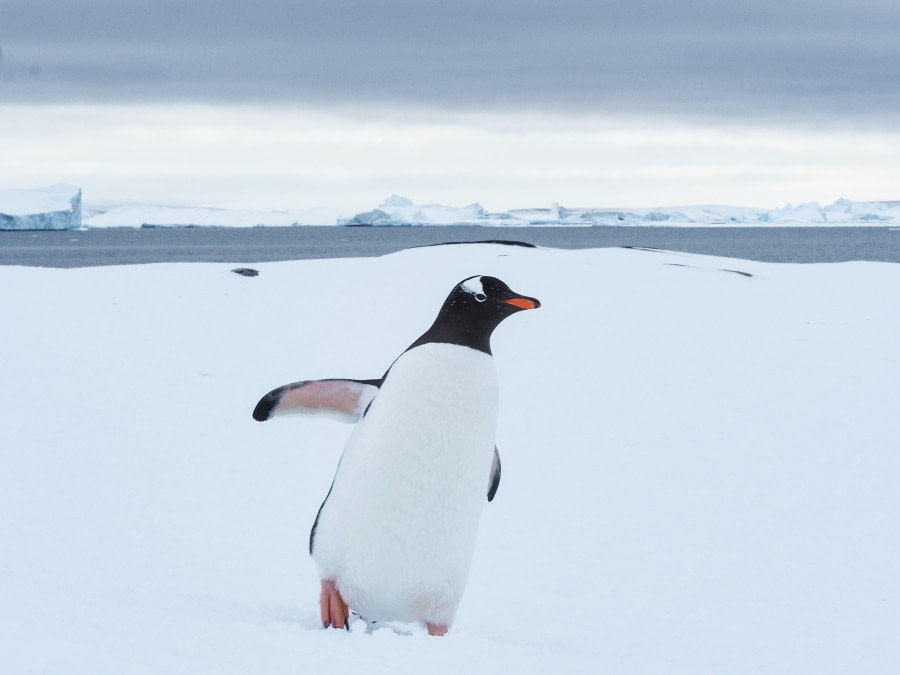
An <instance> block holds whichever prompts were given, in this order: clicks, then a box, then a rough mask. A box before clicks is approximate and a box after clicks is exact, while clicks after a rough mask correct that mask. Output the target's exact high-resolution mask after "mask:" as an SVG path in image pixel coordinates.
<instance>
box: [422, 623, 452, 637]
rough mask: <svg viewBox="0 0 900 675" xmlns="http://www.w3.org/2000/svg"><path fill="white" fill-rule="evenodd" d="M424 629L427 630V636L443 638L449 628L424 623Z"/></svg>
mask: <svg viewBox="0 0 900 675" xmlns="http://www.w3.org/2000/svg"><path fill="white" fill-rule="evenodd" d="M425 627H426V628H427V629H428V634H429V635H437V636H438V637H444V636H445V635H446V634H447V631H448V630H449V629H450V627H449V626H438V625H435V624H433V623H428V622H426V623H425Z"/></svg>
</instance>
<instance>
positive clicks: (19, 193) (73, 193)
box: [0, 183, 81, 230]
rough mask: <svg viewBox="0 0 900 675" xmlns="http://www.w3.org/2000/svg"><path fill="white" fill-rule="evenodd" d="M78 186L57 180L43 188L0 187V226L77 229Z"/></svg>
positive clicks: (35, 228)
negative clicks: (57, 182) (14, 188)
mask: <svg viewBox="0 0 900 675" xmlns="http://www.w3.org/2000/svg"><path fill="white" fill-rule="evenodd" d="M79 227H81V190H80V189H79V188H78V187H76V186H74V185H67V184H65V183H59V184H57V185H51V186H50V187H46V188H32V189H18V190H13V189H6V190H0V230H77V229H78V228H79Z"/></svg>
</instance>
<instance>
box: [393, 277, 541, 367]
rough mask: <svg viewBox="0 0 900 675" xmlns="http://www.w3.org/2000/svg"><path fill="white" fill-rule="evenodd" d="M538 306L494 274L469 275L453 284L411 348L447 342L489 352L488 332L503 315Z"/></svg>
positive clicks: (492, 329)
mask: <svg viewBox="0 0 900 675" xmlns="http://www.w3.org/2000/svg"><path fill="white" fill-rule="evenodd" d="M540 306H541V303H540V301H539V300H538V299H537V298H530V297H528V296H526V295H521V294H519V293H516V292H514V291H513V290H512V289H510V287H509V286H507V285H506V284H505V283H503V282H502V281H500V279H498V278H497V277H489V276H483V275H476V276H473V277H469V278H467V279H463V280H462V281H460V282H459V283H458V284H456V286H454V287H453V290H452V291H450V295H448V296H447V299H446V300H444V304H443V306H442V307H441V311H440V312H439V313H438V316H437V318H436V319H435V321H434V324H433V325H432V326H431V328H429V329H428V330H427V331H426V332H425V333H424V334H423V335H422V336H421V337H420V338H419V339H418V340H416V341H415V342H414V343H413V344H412V346H411V347H410V348H412V347H415V346H417V345H421V344H425V343H428V342H449V343H453V344H459V345H463V346H466V347H471V348H473V349H477V350H479V351H483V352H486V353H488V354H490V353H491V347H490V340H491V333H493V332H494V329H495V328H496V327H497V325H498V324H499V323H500V322H501V321H503V319H505V318H506V317H508V316H510V315H512V314H515V313H517V312H521V311H522V310H525V309H537V308H538V307H540Z"/></svg>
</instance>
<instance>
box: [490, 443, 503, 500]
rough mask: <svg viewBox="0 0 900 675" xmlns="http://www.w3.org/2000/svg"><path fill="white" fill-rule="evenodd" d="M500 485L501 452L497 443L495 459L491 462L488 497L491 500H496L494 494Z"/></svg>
mask: <svg viewBox="0 0 900 675" xmlns="http://www.w3.org/2000/svg"><path fill="white" fill-rule="evenodd" d="M498 487H500V452H499V451H498V450H497V446H496V445H495V446H494V461H493V462H491V479H490V480H489V481H488V493H487V498H488V501H489V502H492V501H494V495H495V494H497V488H498Z"/></svg>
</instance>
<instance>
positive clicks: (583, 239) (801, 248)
mask: <svg viewBox="0 0 900 675" xmlns="http://www.w3.org/2000/svg"><path fill="white" fill-rule="evenodd" d="M486 240H504V241H509V240H512V241H520V242H526V243H530V244H534V245H537V246H547V247H553V248H563V249H580V248H606V247H611V246H640V247H648V248H658V249H666V250H672V251H685V252H688V253H702V254H706V255H716V256H725V257H729V258H742V259H747V260H760V261H766V262H793V263H823V262H843V261H847V260H872V261H883V262H895V263H896V262H900V228H889V227H516V228H505V227H504V228H497V227H471V226H469V227H466V226H460V227H446V226H441V227H335V226H330V227H313V226H299V227H253V228H231V227H183V228H147V229H133V228H123V229H94V230H79V231H53V232H48V231H26V232H21V231H16V232H0V265H26V266H32V267H35V266H36V267H95V266H100V265H131V264H138V263H159V262H226V263H241V264H249V263H255V262H268V261H275V260H303V259H309V258H346V257H362V256H379V255H384V254H386V253H391V252H394V251H399V250H401V249H406V248H412V247H415V246H429V245H434V244H442V243H449V242H473V241H486Z"/></svg>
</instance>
